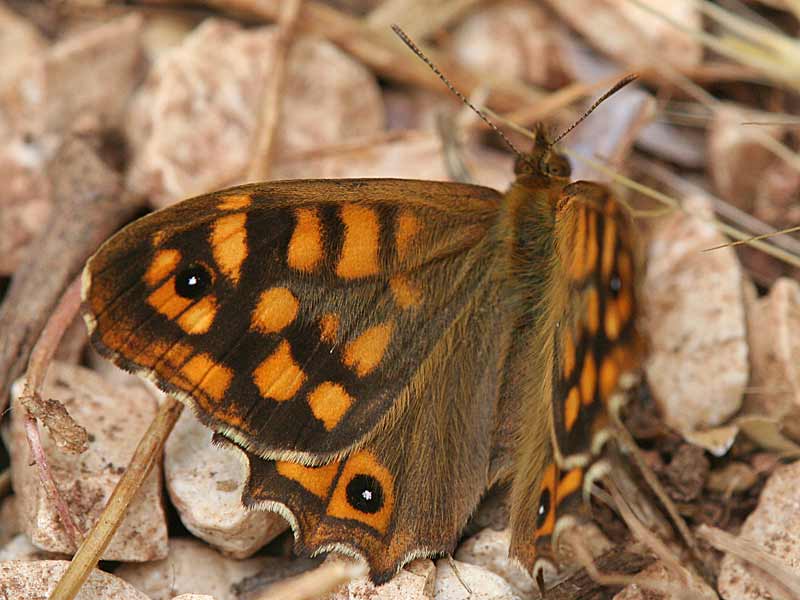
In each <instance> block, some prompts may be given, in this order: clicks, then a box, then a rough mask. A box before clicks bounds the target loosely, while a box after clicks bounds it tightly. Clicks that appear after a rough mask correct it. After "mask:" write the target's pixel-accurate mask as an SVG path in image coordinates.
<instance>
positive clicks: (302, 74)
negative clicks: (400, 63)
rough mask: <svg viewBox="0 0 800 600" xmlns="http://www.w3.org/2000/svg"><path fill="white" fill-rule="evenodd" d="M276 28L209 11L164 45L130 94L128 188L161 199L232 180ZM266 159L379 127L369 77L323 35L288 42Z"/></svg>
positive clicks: (251, 140)
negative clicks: (170, 45) (178, 39)
mask: <svg viewBox="0 0 800 600" xmlns="http://www.w3.org/2000/svg"><path fill="white" fill-rule="evenodd" d="M276 42H277V29H276V27H274V26H271V27H261V28H256V29H244V28H242V27H239V26H238V25H236V24H234V23H232V22H230V21H224V20H219V19H209V20H207V21H204V22H203V23H202V24H201V25H200V26H198V27H197V28H196V29H195V30H194V31H193V32H192V33H191V34H189V35H188V36H186V38H185V39H184V40H183V42H182V43H181V44H180V46H178V47H176V48H174V49H172V50H169V51H166V52H163V53H162V54H161V55H160V57H159V60H158V61H157V63H156V64H155V66H154V67H153V69H152V70H151V72H150V74H149V76H148V77H147V80H146V81H145V83H144V85H143V86H142V88H141V89H140V91H139V92H138V93H137V95H136V96H135V98H134V100H133V104H132V109H131V112H130V119H129V123H128V128H127V132H128V135H129V137H130V141H131V146H132V151H133V161H132V165H131V169H130V172H129V177H128V185H129V187H130V188H131V189H132V190H134V191H136V192H138V193H141V194H143V195H146V196H148V197H149V198H150V200H151V202H152V203H153V204H154V205H155V206H157V207H162V206H166V205H168V204H171V203H173V202H175V201H177V200H181V199H183V198H185V197H188V196H192V195H195V194H199V193H206V192H208V191H210V190H213V189H218V188H220V187H223V186H225V185H231V184H233V183H235V182H236V181H238V180H239V179H241V178H242V177H243V176H244V174H245V171H246V169H247V167H248V165H249V163H250V162H251V160H252V158H253V157H252V152H253V148H254V146H255V142H256V136H257V135H258V133H259V132H258V129H259V123H260V120H261V113H262V108H263V107H262V94H263V91H264V89H265V85H266V83H267V81H268V80H269V78H270V77H271V76H272V70H273V68H274V66H275V65H274V63H275V52H276ZM286 73H287V77H286V83H285V86H284V89H283V92H282V98H281V107H282V108H281V115H280V117H279V119H278V123H279V126H278V128H277V133H276V140H275V152H274V161H275V162H278V161H279V160H280V158H281V157H282V156H285V155H289V154H295V153H297V152H300V151H302V150H308V149H311V148H316V147H319V146H321V145H328V144H332V143H340V142H342V141H346V140H347V139H349V138H354V137H359V136H363V135H367V134H372V133H375V132H377V131H380V130H382V129H383V126H384V118H385V117H384V109H383V103H382V101H381V96H380V90H379V88H378V84H377V82H376V80H375V77H374V76H373V75H372V74H371V73H370V72H369V71H368V70H367V69H366V68H365V67H364V66H363V65H361V64H360V63H358V62H356V61H354V60H353V59H352V58H350V57H349V56H348V55H346V54H345V53H344V52H342V51H341V50H339V49H338V48H336V47H335V46H334V45H333V44H331V43H330V42H327V41H324V40H319V39H311V38H308V39H306V38H299V39H297V40H296V41H295V43H294V44H293V46H292V50H291V52H290V55H289V61H288V65H287V71H286Z"/></svg>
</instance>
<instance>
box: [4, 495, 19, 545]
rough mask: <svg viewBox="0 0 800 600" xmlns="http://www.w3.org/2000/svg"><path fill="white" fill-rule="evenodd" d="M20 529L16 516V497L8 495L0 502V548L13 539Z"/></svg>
mask: <svg viewBox="0 0 800 600" xmlns="http://www.w3.org/2000/svg"><path fill="white" fill-rule="evenodd" d="M20 531H22V527H21V525H20V523H19V515H18V514H17V497H16V496H15V495H13V494H10V495H8V496H6V497H5V498H3V499H2V500H0V546H4V545H5V544H6V543H8V542H9V541H11V539H12V538H13V537H15V536H16V535H17V534H18V533H19V532H20Z"/></svg>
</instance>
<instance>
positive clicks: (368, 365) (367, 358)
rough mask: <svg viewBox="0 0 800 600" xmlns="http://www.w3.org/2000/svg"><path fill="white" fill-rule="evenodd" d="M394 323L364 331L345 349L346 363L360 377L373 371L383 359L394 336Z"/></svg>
mask: <svg viewBox="0 0 800 600" xmlns="http://www.w3.org/2000/svg"><path fill="white" fill-rule="evenodd" d="M393 328H394V324H393V323H392V322H391V321H390V322H388V323H381V324H380V325H375V326H374V327H370V328H369V329H367V330H366V331H364V332H363V333H362V334H361V335H359V336H358V337H357V338H356V339H355V340H353V341H351V342H348V343H347V345H346V346H345V349H344V364H345V365H346V366H348V367H350V368H351V369H353V370H354V371H355V372H356V375H358V376H359V377H364V376H365V375H368V374H369V373H371V372H372V371H373V370H374V369H375V367H377V366H378V364H379V363H380V362H381V359H383V355H384V354H385V353H386V348H387V346H388V345H389V341H390V340H391V337H392V330H393Z"/></svg>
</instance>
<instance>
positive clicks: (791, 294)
mask: <svg viewBox="0 0 800 600" xmlns="http://www.w3.org/2000/svg"><path fill="white" fill-rule="evenodd" d="M747 331H748V341H749V343H750V366H751V384H750V387H752V388H755V389H756V390H757V392H756V393H753V394H748V395H747V397H746V398H745V402H744V408H745V410H746V411H747V412H749V413H755V414H760V415H766V416H771V417H775V418H778V419H780V418H781V417H783V416H784V415H786V413H787V412H788V411H790V410H791V409H792V408H793V407H794V408H800V336H798V335H797V332H798V331H800V284H798V282H797V281H795V280H793V279H788V278H785V277H784V278H781V279H778V280H777V281H776V282H775V283H774V285H773V286H772V289H770V292H769V295H768V296H766V297H763V298H760V299H752V300H751V301H750V302H748V305H747Z"/></svg>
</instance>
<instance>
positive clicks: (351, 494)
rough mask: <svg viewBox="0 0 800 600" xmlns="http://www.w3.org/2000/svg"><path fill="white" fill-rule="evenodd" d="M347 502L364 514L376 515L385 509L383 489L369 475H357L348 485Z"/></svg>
mask: <svg viewBox="0 0 800 600" xmlns="http://www.w3.org/2000/svg"><path fill="white" fill-rule="evenodd" d="M347 501H348V502H349V503H350V506H352V507H353V508H355V509H356V510H359V511H361V512H363V513H368V514H374V513H376V512H378V511H379V510H380V509H381V508H383V488H382V487H381V484H380V482H379V481H378V480H377V479H375V478H374V477H370V476H369V475H356V476H355V477H353V478H352V479H351V480H350V483H348V484H347Z"/></svg>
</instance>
